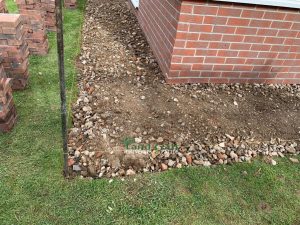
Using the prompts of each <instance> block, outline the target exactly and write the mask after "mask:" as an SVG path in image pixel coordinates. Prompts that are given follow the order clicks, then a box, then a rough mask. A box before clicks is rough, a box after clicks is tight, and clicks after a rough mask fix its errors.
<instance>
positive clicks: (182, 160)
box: [181, 156, 187, 166]
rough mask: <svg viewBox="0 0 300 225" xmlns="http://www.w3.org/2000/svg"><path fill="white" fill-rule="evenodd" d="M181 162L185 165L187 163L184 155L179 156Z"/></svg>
mask: <svg viewBox="0 0 300 225" xmlns="http://www.w3.org/2000/svg"><path fill="white" fill-rule="evenodd" d="M181 162H182V164H183V165H185V166H186V165H187V160H186V157H184V156H183V157H182V158H181Z"/></svg>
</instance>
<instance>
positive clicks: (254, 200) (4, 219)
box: [0, 0, 300, 225]
mask: <svg viewBox="0 0 300 225" xmlns="http://www.w3.org/2000/svg"><path fill="white" fill-rule="evenodd" d="M8 3H9V4H8V6H9V9H10V11H11V12H13V11H15V10H16V7H15V5H14V3H13V0H9V1H8ZM79 5H80V6H79V9H77V10H74V11H69V10H68V11H65V16H64V18H65V33H66V34H65V46H66V74H67V82H68V83H67V86H68V95H69V97H71V96H72V95H73V96H74V93H75V92H76V89H73V88H72V87H73V86H74V80H75V76H76V71H75V67H74V64H75V58H76V56H77V55H78V53H79V47H80V29H81V24H82V22H83V13H84V10H83V9H84V1H83V0H80V1H79ZM49 38H50V47H51V49H50V53H49V55H48V56H47V57H32V58H31V60H30V63H31V66H30V73H31V77H30V84H29V87H28V88H27V89H26V90H25V91H21V92H16V93H15V94H14V97H15V102H16V105H17V109H18V114H19V122H18V124H17V126H16V127H15V129H14V130H13V131H12V132H11V133H9V134H5V135H3V134H2V135H0V153H1V156H0V224H1V225H5V224H18V225H19V224H30V225H31V224H58V225H63V224H67V225H70V224H72V225H76V224H80V225H82V224H85V225H87V224H203V225H209V224H216V225H219V224H251V225H253V224H278V225H284V224H294V225H299V224H300V166H299V164H298V165H296V164H294V165H293V164H291V163H290V162H288V160H287V159H282V160H278V165H277V166H270V165H267V164H264V163H261V162H260V161H256V162H254V163H253V164H236V165H233V166H226V167H223V166H219V167H216V168H210V169H209V168H203V167H199V168H186V169H180V170H172V171H168V172H166V173H161V174H146V175H144V176H137V177H135V179H136V180H135V179H134V178H130V179H127V180H125V181H123V182H122V181H121V180H114V181H113V182H112V183H109V182H108V180H95V181H88V180H80V179H76V180H71V181H67V180H64V178H63V177H62V165H63V162H62V149H61V138H60V134H61V133H60V111H59V110H60V105H59V84H58V72H57V56H56V40H55V34H53V33H52V34H50V37H49ZM39 72H40V73H42V74H41V75H39ZM72 89H73V91H72ZM72 93H73V94H72ZM243 171H247V173H248V175H243V173H242V172H243ZM259 206H260V207H259Z"/></svg>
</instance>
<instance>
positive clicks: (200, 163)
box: [193, 160, 204, 166]
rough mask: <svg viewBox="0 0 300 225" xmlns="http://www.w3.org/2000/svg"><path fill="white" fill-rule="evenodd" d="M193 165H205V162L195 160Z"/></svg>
mask: <svg viewBox="0 0 300 225" xmlns="http://www.w3.org/2000/svg"><path fill="white" fill-rule="evenodd" d="M193 163H194V164H195V165H197V166H199V165H203V163H204V162H203V161H202V160H194V161H193Z"/></svg>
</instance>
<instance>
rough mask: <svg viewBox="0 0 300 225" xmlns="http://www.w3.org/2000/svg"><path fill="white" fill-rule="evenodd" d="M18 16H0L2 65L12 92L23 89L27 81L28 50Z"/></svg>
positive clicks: (20, 17) (20, 19)
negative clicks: (10, 79)
mask: <svg viewBox="0 0 300 225" xmlns="http://www.w3.org/2000/svg"><path fill="white" fill-rule="evenodd" d="M23 27H24V20H23V19H22V16H21V15H20V14H0V32H1V33H0V52H1V53H2V57H1V58H2V59H3V61H2V65H3V67H4V70H5V72H6V75H7V77H8V78H12V88H13V89H14V90H20V89H24V88H25V87H26V85H27V80H28V76H29V73H28V65H29V60H28V56H29V50H28V45H27V43H26V41H25V33H26V30H25V29H24V28H23Z"/></svg>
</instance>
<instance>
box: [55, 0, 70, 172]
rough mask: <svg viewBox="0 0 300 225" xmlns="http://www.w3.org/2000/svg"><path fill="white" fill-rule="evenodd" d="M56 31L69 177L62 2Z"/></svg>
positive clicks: (57, 6) (58, 6) (57, 8)
mask: <svg viewBox="0 0 300 225" xmlns="http://www.w3.org/2000/svg"><path fill="white" fill-rule="evenodd" d="M55 13H56V29H57V53H58V68H59V81H60V99H61V120H62V139H63V154H64V175H65V177H68V176H69V171H68V133H67V108H66V84H65V63H64V31H63V19H62V2H61V0H55Z"/></svg>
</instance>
